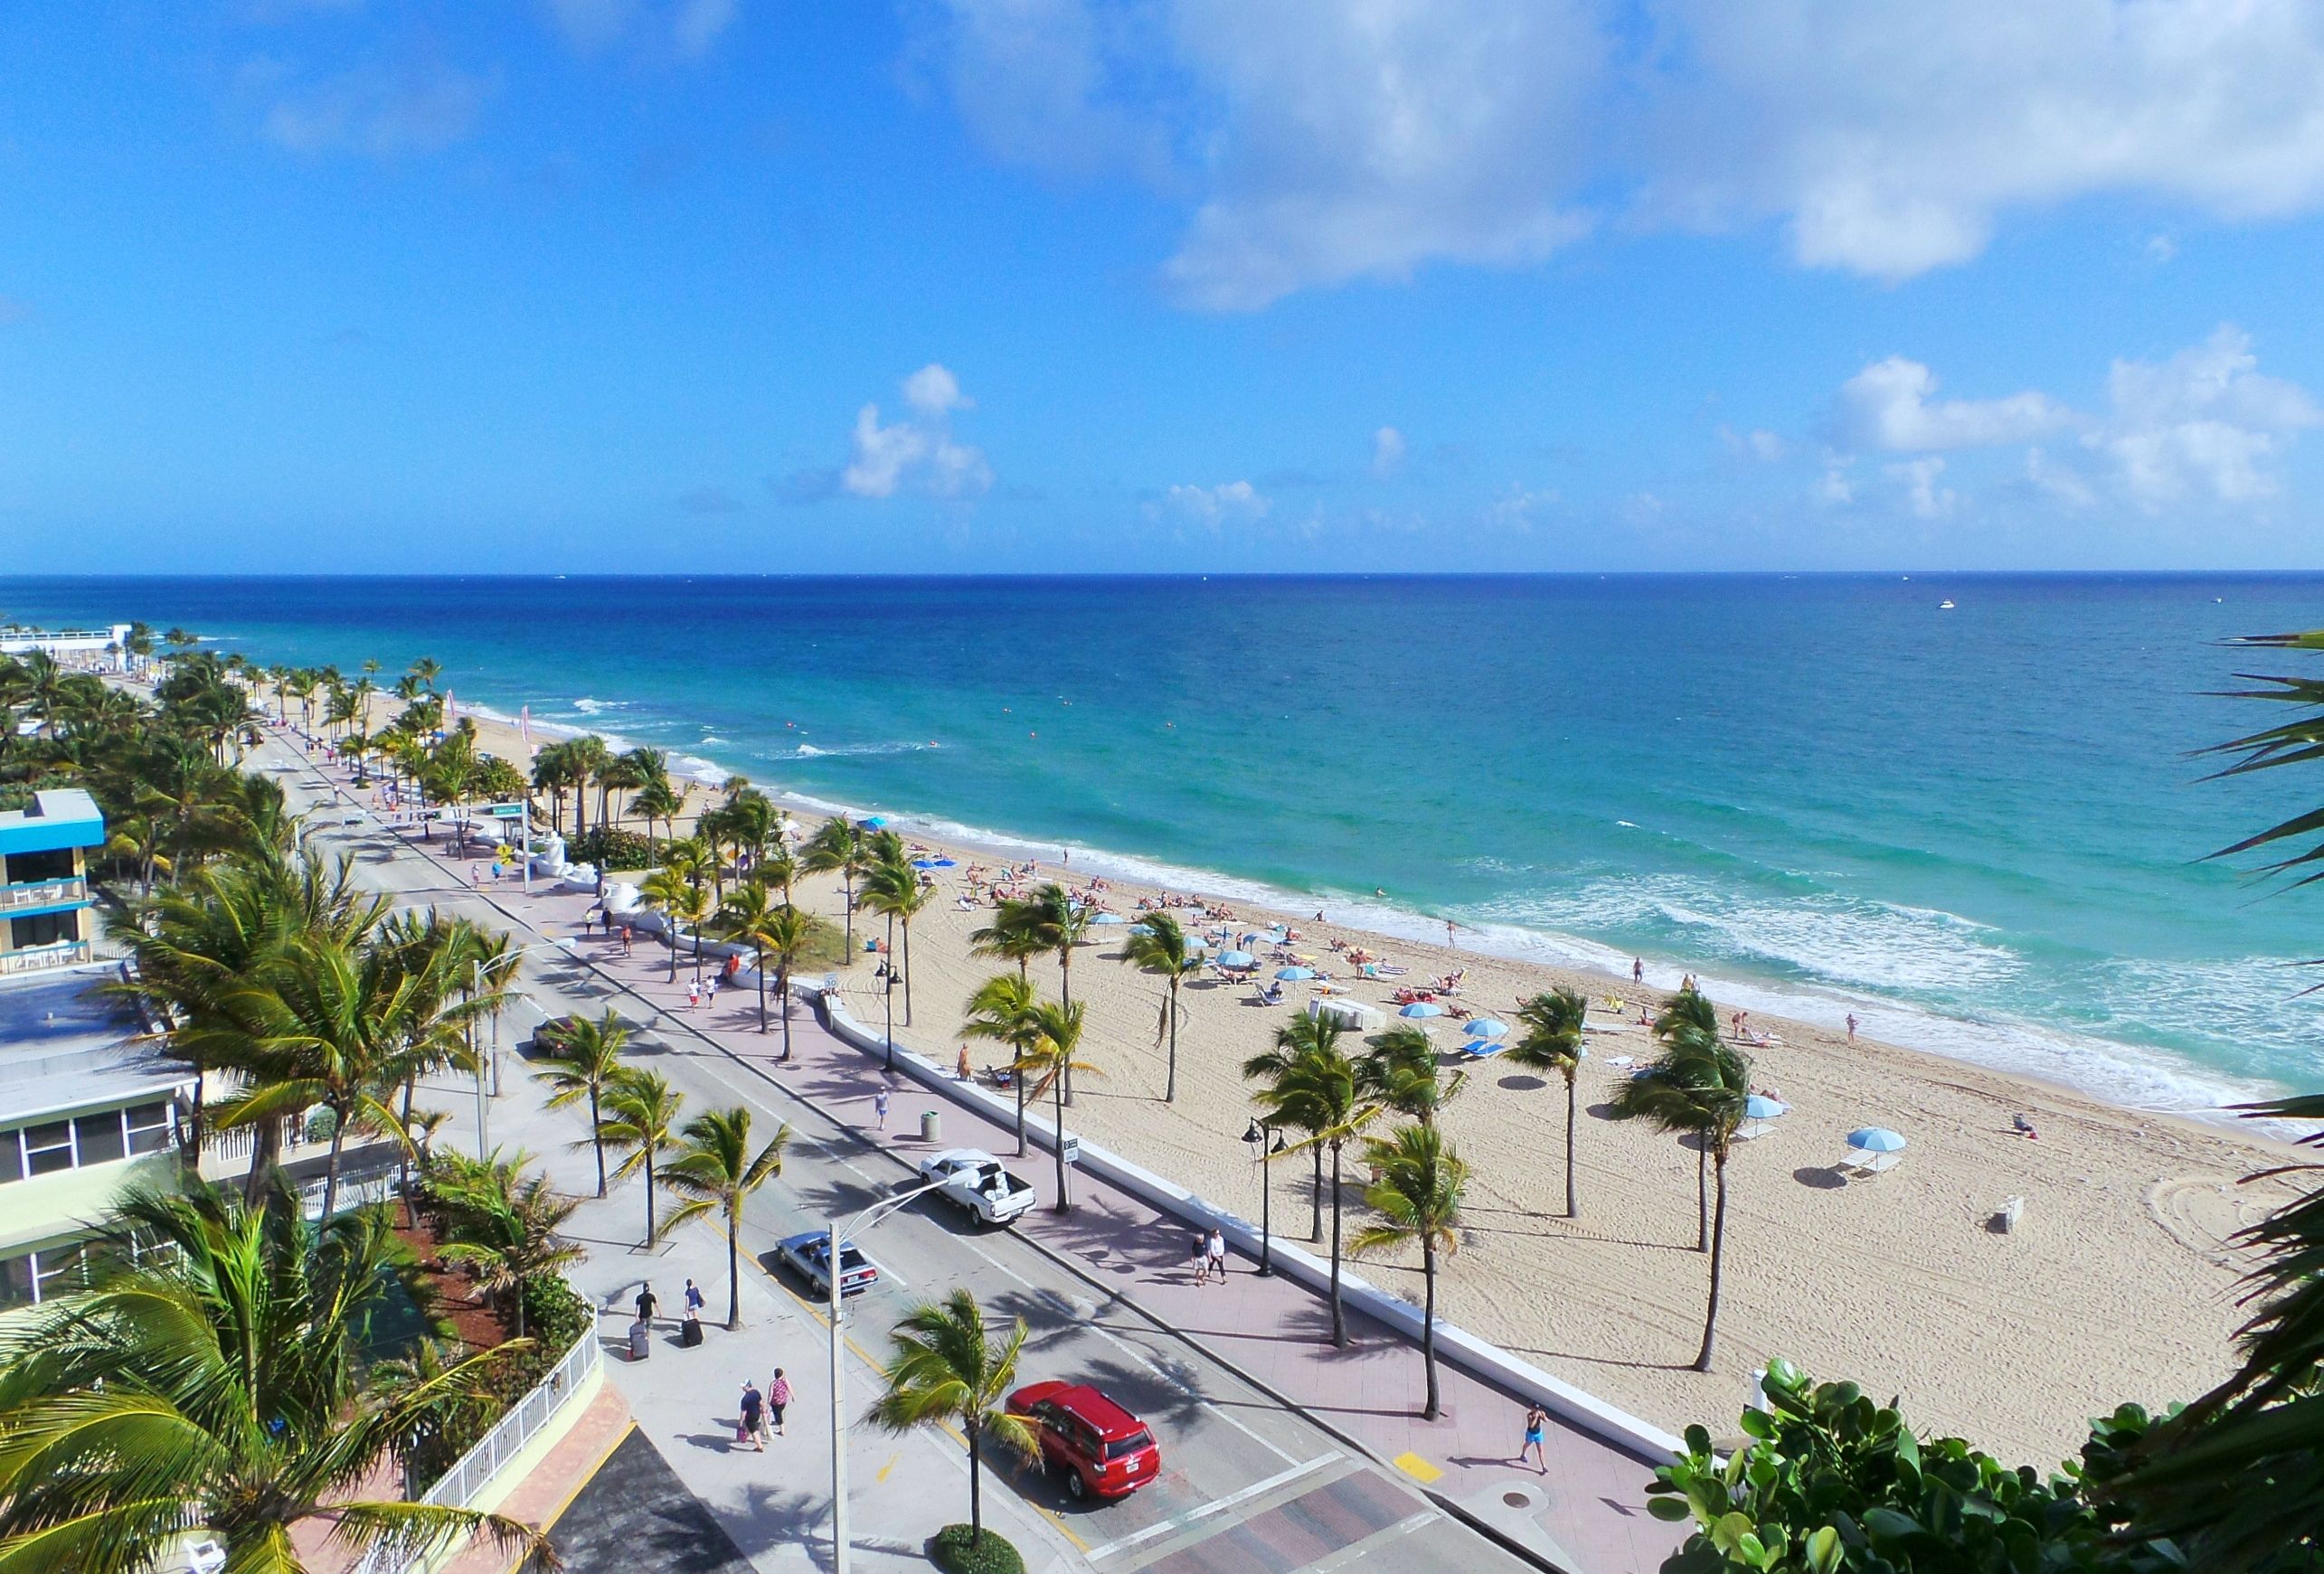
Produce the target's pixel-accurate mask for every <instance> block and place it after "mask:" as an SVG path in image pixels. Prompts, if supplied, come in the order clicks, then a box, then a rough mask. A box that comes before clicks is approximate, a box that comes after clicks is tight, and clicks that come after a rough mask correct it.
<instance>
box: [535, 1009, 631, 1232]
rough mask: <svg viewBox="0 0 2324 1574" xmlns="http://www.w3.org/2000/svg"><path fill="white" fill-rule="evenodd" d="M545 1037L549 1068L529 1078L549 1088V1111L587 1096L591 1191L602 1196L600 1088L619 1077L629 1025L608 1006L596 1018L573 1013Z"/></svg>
mask: <svg viewBox="0 0 2324 1574" xmlns="http://www.w3.org/2000/svg"><path fill="white" fill-rule="evenodd" d="M628 1041H629V1024H628V1023H625V1022H623V1021H622V1020H621V1018H620V1016H619V1013H615V1012H613V1011H610V1010H609V1011H608V1012H607V1013H605V1015H604V1016H603V1017H602V1018H600V1020H598V1021H596V1022H591V1021H590V1019H589V1018H588V1017H585V1016H575V1017H573V1018H572V1019H570V1020H569V1021H567V1022H565V1023H562V1024H560V1025H559V1026H558V1028H557V1030H556V1032H555V1034H554V1035H553V1038H552V1039H551V1042H552V1043H553V1045H554V1046H555V1051H556V1052H555V1053H554V1054H553V1056H552V1057H551V1059H550V1061H549V1070H545V1071H535V1072H534V1073H533V1080H534V1081H535V1082H538V1083H541V1084H542V1085H543V1086H544V1087H546V1088H549V1089H552V1091H551V1093H550V1095H549V1107H550V1108H552V1109H563V1108H566V1107H570V1106H572V1105H574V1104H578V1103H580V1102H581V1100H582V1099H584V1098H586V1099H588V1100H589V1133H590V1145H591V1146H593V1147H594V1148H596V1150H597V1194H598V1195H599V1196H600V1197H602V1196H604V1195H605V1130H604V1125H603V1113H602V1110H601V1108H600V1106H601V1105H602V1103H603V1101H604V1098H605V1094H606V1090H607V1089H609V1088H611V1087H612V1086H613V1084H614V1082H615V1081H616V1080H617V1079H619V1077H620V1075H621V1072H622V1070H623V1067H622V1063H621V1047H622V1045H624V1044H626V1043H628Z"/></svg>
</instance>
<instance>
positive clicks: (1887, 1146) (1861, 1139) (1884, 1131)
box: [1848, 1126, 1904, 1154]
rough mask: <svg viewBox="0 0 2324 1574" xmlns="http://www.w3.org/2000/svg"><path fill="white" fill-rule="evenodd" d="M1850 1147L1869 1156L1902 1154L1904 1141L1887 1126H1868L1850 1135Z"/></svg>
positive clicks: (1860, 1127) (1861, 1127) (1859, 1128)
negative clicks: (1860, 1150)
mask: <svg viewBox="0 0 2324 1574" xmlns="http://www.w3.org/2000/svg"><path fill="white" fill-rule="evenodd" d="M1848 1146H1850V1147H1852V1148H1859V1149H1862V1150H1863V1151H1864V1152H1866V1153H1868V1154H1893V1153H1900V1152H1902V1151H1903V1150H1904V1138H1903V1137H1901V1136H1898V1135H1897V1134H1896V1133H1894V1132H1893V1131H1891V1130H1889V1129H1888V1128H1887V1127H1886V1126H1859V1127H1858V1128H1856V1130H1854V1131H1852V1132H1849V1133H1848Z"/></svg>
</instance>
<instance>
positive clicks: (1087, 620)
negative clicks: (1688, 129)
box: [0, 576, 2324, 1108]
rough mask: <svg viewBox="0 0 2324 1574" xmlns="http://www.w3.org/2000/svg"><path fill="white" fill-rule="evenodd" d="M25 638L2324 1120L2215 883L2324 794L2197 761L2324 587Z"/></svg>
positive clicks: (122, 602)
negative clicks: (441, 689)
mask: <svg viewBox="0 0 2324 1574" xmlns="http://www.w3.org/2000/svg"><path fill="white" fill-rule="evenodd" d="M1946 598H1951V599H1953V600H1954V601H1955V602H1956V603H1957V607H1956V608H1955V609H1953V610H1951V611H1944V610H1941V609H1940V606H1939V604H1940V602H1941V601H1942V600H1944V599H1946ZM0 611H5V613H6V614H7V615H9V616H11V617H19V618H24V619H26V620H29V621H35V622H61V621H82V620H97V619H111V618H125V617H144V618H146V620H148V621H150V622H152V623H153V624H155V625H156V627H167V626H169V625H171V624H184V625H186V626H188V627H194V628H197V629H199V630H201V631H202V632H203V633H204V634H205V635H209V636H214V637H216V638H218V639H219V640H221V641H222V642H223V643H224V644H225V645H226V646H227V647H229V648H234V649H241V650H244V651H246V652H247V653H249V654H250V655H251V656H252V657H253V658H254V659H259V660H262V661H286V662H291V663H295V664H304V663H315V664H319V663H323V662H326V661H328V662H335V663H337V664H339V665H340V666H342V667H343V668H345V669H346V670H348V671H350V672H352V671H353V670H354V667H355V666H356V664H358V663H360V662H361V661H362V660H363V659H364V657H366V656H373V657H376V658H378V659H379V660H381V661H382V662H383V663H385V664H387V665H388V667H389V668H390V669H391V671H392V670H394V669H397V668H400V667H401V666H402V664H405V663H407V662H408V661H410V660H411V658H412V657H415V656H418V655H431V656H433V657H435V658H436V659H437V660H439V662H441V663H442V664H443V665H444V668H445V677H444V679H443V680H442V681H443V682H444V683H447V684H448V685H449V687H450V688H451V689H452V690H453V691H454V692H455V693H456V694H457V695H458V697H459V698H460V699H461V700H462V701H464V702H480V703H483V704H487V705H489V706H491V707H493V708H495V709H496V710H500V711H504V712H514V711H515V709H516V708H517V707H518V706H519V705H526V704H529V705H530V706H531V707H532V710H533V714H534V718H535V719H536V720H540V721H553V722H558V723H562V724H566V725H575V726H590V727H594V728H597V729H599V730H604V731H607V732H609V733H612V734H615V735H618V736H619V738H620V739H623V740H633V741H638V742H649V743H653V744H656V745H657V746H660V747H664V748H667V749H671V750H672V751H673V753H674V754H675V755H682V756H692V757H695V758H696V759H699V760H701V761H703V762H704V763H705V764H706V765H714V766H716V767H719V768H726V769H733V770H741V771H743V772H745V773H747V774H748V775H750V776H751V778H752V779H754V780H756V781H759V782H760V783H762V784H764V785H767V786H769V787H778V788H782V789H786V790H789V791H791V792H794V793H797V794H799V795H801V796H808V797H810V798H814V799H817V800H821V801H824V802H827V803H835V804H838V803H844V804H846V805H850V806H856V807H859V808H873V807H877V808H882V809H885V810H888V811H890V812H894V813H902V814H905V815H912V816H917V817H918V818H919V819H921V821H923V822H924V823H926V824H928V825H931V827H938V828H944V829H950V830H954V831H956V832H958V831H967V832H970V833H972V834H978V835H981V836H985V837H987V838H1005V837H1019V838H1023V839H1025V841H1027V842H1028V843H1030V844H1036V845H1040V846H1043V847H1047V848H1054V847H1055V846H1056V845H1058V844H1072V845H1073V846H1074V847H1075V848H1076V849H1077V852H1076V858H1075V862H1076V864H1077V866H1078V865H1080V864H1082V863H1083V862H1097V861H1099V860H1101V859H1104V858H1111V859H1113V860H1114V861H1115V862H1119V863H1122V864H1124V865H1129V866H1135V867H1137V868H1138V869H1141V870H1144V871H1148V872H1152V871H1154V870H1157V869H1176V870H1182V871H1203V872H1205V875H1204V877H1203V878H1204V882H1205V886H1206V888H1209V889H1219V888H1221V887H1226V888H1229V889H1234V888H1237V887H1240V886H1249V887H1251V888H1253V889H1254V891H1255V890H1257V889H1259V888H1265V889H1269V890H1272V891H1288V892H1297V893H1299V895H1297V896H1296V897H1291V898H1290V899H1288V900H1292V901H1295V902H1305V903H1308V904H1309V905H1316V904H1323V905H1328V906H1330V907H1332V908H1333V909H1335V914H1334V916H1335V917H1338V916H1342V915H1343V914H1345V915H1346V916H1348V917H1350V918H1352V919H1361V920H1363V921H1368V922H1371V923H1373V924H1375V925H1376V926H1378V927H1382V928H1389V929H1393V930H1401V931H1403V932H1406V933H1413V934H1418V933H1423V932H1427V931H1428V930H1429V928H1431V924H1430V920H1429V915H1450V916H1451V917H1454V918H1456V919H1460V920H1461V921H1462V922H1464V923H1465V924H1468V925H1469V926H1471V928H1472V933H1471V937H1470V941H1471V943H1475V944H1479V945H1487V946H1490V947H1494V948H1497V949H1502V950H1508V951H1512V952H1530V953H1536V954H1541V955H1545V956H1554V957H1564V958H1576V957H1578V958H1582V959H1585V960H1592V961H1604V962H1606V963H1608V964H1610V965H1619V966H1621V967H1622V968H1624V969H1625V970H1627V966H1628V959H1629V957H1630V955H1632V954H1633V953H1640V954H1643V955H1645V956H1646V957H1647V958H1648V959H1649V965H1650V966H1652V967H1653V968H1654V969H1655V971H1656V973H1657V975H1658V976H1666V977H1667V978H1670V979H1674V980H1675V978H1676V976H1677V973H1678V972H1679V971H1680V970H1681V969H1683V968H1692V969H1693V970H1695V971H1696V972H1698V973H1701V974H1703V975H1705V976H1706V977H1708V978H1710V979H1712V980H1715V981H1716V984H1717V987H1718V991H1719V993H1720V994H1722V995H1723V996H1724V997H1726V998H1730V999H1733V1000H1735V1001H1736V1002H1738V1003H1739V1004H1751V1005H1753V1006H1754V1007H1755V1008H1757V1009H1762V1010H1781V1011H1784V1012H1788V1013H1793V1014H1799V1015H1805V1016H1809V1017H1814V1018H1817V1019H1819V1020H1824V1021H1837V1018H1838V1017H1839V1016H1840V1015H1841V1014H1842V1013H1845V1012H1847V1011H1848V1010H1850V1009H1854V1010H1856V1012H1857V1013H1859V1014H1860V1015H1862V1016H1863V1017H1864V1018H1865V1019H1866V1024H1867V1031H1868V1032H1874V1033H1876V1034H1878V1035H1881V1036H1885V1037H1891V1038H1894V1039H1897V1040H1899V1041H1905V1042H1910V1043H1913V1044H1916V1045H1920V1046H1922V1047H1926V1048H1932V1049H1937V1050H1941V1051H1945V1052H1949V1053H1952V1054H1957V1055H1960V1056H1963V1057H1966V1058H1970V1059H1974V1060H1982V1061H1985V1062H1988V1063H1991V1064H1995V1065H2000V1066H2006V1067H2012V1068H2016V1069H2019V1070H2030V1071H2034V1072H2036V1073H2038V1074H2041V1075H2045V1076H2048V1077H2053V1078H2056V1079H2064V1080H2067V1081H2071V1082H2074V1083H2075V1084H2077V1085H2080V1086H2083V1087H2086V1088H2089V1089H2093V1090H2094V1091H2098V1092H2101V1093H2102V1094H2105V1095H2107V1096H2110V1097H2112V1098H2118V1099H2121V1100H2123V1101H2125V1102H2130V1103H2133V1104H2139V1105H2144V1106H2155V1107H2181V1108H2185V1107H2203V1106H2207V1105H2210V1104H2214V1103H2215V1102H2217V1100H2218V1099H2219V1098H2222V1097H2223V1096H2225V1095H2227V1094H2229V1093H2231V1092H2233V1091H2236V1090H2244V1089H2250V1088H2251V1087H2253V1085H2255V1084H2290V1085H2291V1086H2295V1087H2299V1088H2302V1089H2314V1088H2324V1035H2319V1028H2324V1011H2319V1004H2318V1002H2316V1001H2306V1002H2301V1001H2295V1000H2294V999H2292V998H2291V997H2292V996H2293V995H2294V994H2295V992H2296V991H2297V990H2298V989H2299V987H2300V985H2302V984H2303V983H2305V982H2308V981H2310V980H2309V979H2307V978H2303V977H2302V976H2300V975H2298V974H2296V973H2295V972H2293V971H2292V970H2291V967H2290V966H2288V965H2289V964H2290V963H2291V962H2292V961H2294V960H2295V959H2297V958H2300V957H2310V956H2315V955H2319V954H2324V896H2319V895H2316V894H2314V893H2308V894H2304V895H2288V896H2283V897H2279V898H2263V896H2262V895H2261V892H2260V891H2259V890H2257V889H2256V888H2254V887H2253V886H2252V885H2251V884H2249V883H2248V882H2247V881H2243V880H2241V879H2239V878H2238V876H2237V874H2236V873H2235V872H2234V871H2232V870H2229V869H2226V868H2224V867H2222V866H2220V865H2217V864H2213V863H2204V862H2199V860H2200V858H2201V855H2202V854H2204V853H2207V852H2209V851H2210V850H2211V849H2213V848H2215V847H2217V846H2220V845H2222V844H2225V843H2227V842H2229V841H2232V840H2234V839H2235V838H2236V837H2238V836H2240V835H2241V834H2244V833H2246V832H2247V831H2249V830H2251V829H2253V828H2255V827H2256V826H2257V825H2260V824H2262V823H2263V822H2264V821H2265V819H2266V818H2267V817H2268V816H2270V815H2272V814H2275V813H2278V812H2280V811H2284V810H2287V809H2289V808H2290V807H2291V806H2293V805H2294V804H2295V803H2298V802H2299V801H2300V797H2301V794H2300V787H2302V786H2303V784H2302V783H2300V782H2299V781H2297V780H2295V779H2290V778H2287V779H2284V780H2281V781H2275V782H2267V781H2253V782H2244V783H2235V784H2209V785H2197V783H2196V778H2197V777H2198V776H2199V775H2200V774H2201V769H2202V768H2201V767H2200V766H2199V765H2198V764H2197V763H2196V762H2193V761H2190V760H2189V759H2187V758H2186V755H2187V751H2188V750H2190V749H2196V748H2197V747H2200V746H2201V745H2203V744H2206V743H2209V742H2214V741H2217V740H2220V739H2223V738H2225V737H2229V736H2232V735H2234V733H2236V732H2238V731H2241V730H2249V729H2250V728H2252V727H2253V726H2255V725H2257V724H2259V722H2260V721H2261V720H2262V717H2261V715H2260V712H2261V711H2262V709H2263V708H2261V707H2258V706H2254V705H2250V704H2240V705H2239V704H2236V703H2234V702H2229V701H2225V700H2220V699H2214V698H2207V697H2205V693H2204V691H2206V690H2211V689H2215V688H2219V687H2221V686H2223V685H2224V684H2225V681H2226V680H2227V678H2228V676H2229V674H2231V673H2232V672H2233V670H2234V667H2235V665H2236V664H2237V662H2236V659H2235V658H2234V656H2233V655H2231V654H2230V653H2228V652H2226V651H2224V650H2222V649H2220V648H2219V647H2218V646H2217V645H2216V643H2215V642H2216V641H2218V640H2219V639H2221V638H2223V637H2225V636H2230V635H2234V634H2239V633H2253V632H2263V631H2270V630H2275V629H2281V628H2289V627H2312V626H2315V625H2319V624H2324V578H2319V577H2314V576H2304V577H2283V576H2271V577H2221V576H2201V577H2128V578H2095V577H2080V576H2075V577H2059V576H2026V577H1989V576H1970V577H1931V576H1916V577H1914V578H1913V579H1911V580H1903V579H1900V578H1897V577H1894V576H1887V577H1874V576H1866V577H1823V576H1819V577H1800V578H1789V577H1779V576H1743V577H1738V576H1716V577H1708V576H1706V577H1680V578H1669V577H1636V578H1623V577H1603V578H1601V577H1599V576H1586V577H1550V578H1514V579H1512V578H1487V579H1462V578H1455V579H1426V580H1415V579H1214V580H1202V579H1195V578H1187V579H1172V580H1148V579H1138V580H1087V579H1075V580H912V579H897V580H805V579H800V580H787V579H727V578H720V579H708V578H704V579H699V580H620V579H572V580H547V579H515V580H494V579H463V580H442V579H411V580H244V579H193V580H70V581H67V580H0ZM2251 660H2252V658H2250V657H2248V656H2246V657H2245V658H2244V663H2245V664H2249V663H2250V662H2251ZM2317 776H2318V779H2316V780H2312V781H2310V782H2309V783H2306V784H2304V785H2305V786H2306V787H2307V796H2308V798H2309V800H2310V801H2313V800H2315V799H2316V798H2319V797H2324V773H2317ZM1189 878H1191V876H1190V877H1189ZM1375 888H1377V889H1383V890H1384V891H1386V892H1387V893H1388V896H1387V899H1386V900H1377V899H1375V898H1374V897H1373V896H1372V895H1371V893H1372V892H1373V891H1375ZM1435 928H1436V932H1437V933H1439V934H1441V924H1439V925H1437V926H1435Z"/></svg>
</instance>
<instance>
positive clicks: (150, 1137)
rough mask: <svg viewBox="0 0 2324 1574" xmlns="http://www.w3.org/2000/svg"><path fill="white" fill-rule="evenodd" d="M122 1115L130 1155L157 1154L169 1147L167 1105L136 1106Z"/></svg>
mask: <svg viewBox="0 0 2324 1574" xmlns="http://www.w3.org/2000/svg"><path fill="white" fill-rule="evenodd" d="M122 1115H123V1117H124V1119H126V1121H127V1122H128V1128H129V1151H130V1152H131V1153H133V1154H150V1153H159V1152H160V1151H161V1150H162V1149H163V1148H165V1147H167V1146H168V1145H170V1142H171V1140H172V1136H171V1127H172V1125H173V1122H172V1121H171V1119H170V1110H169V1106H168V1105H166V1104H136V1105H132V1106H130V1107H128V1109H126V1110H124V1111H123V1112H122ZM83 1162H86V1161H83Z"/></svg>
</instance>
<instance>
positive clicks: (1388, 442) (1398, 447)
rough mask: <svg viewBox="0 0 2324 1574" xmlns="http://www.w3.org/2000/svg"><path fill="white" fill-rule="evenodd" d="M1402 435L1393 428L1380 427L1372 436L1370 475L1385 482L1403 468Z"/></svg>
mask: <svg viewBox="0 0 2324 1574" xmlns="http://www.w3.org/2000/svg"><path fill="white" fill-rule="evenodd" d="M1406 451H1407V450H1406V448H1405V445H1404V434H1403V433H1402V432H1400V431H1398V430H1397V429H1395V428H1394V427H1382V428H1381V429H1379V430H1378V431H1376V432H1374V433H1373V434H1372V474H1374V475H1375V476H1379V477H1380V478H1381V479H1382V480H1386V479H1387V478H1388V477H1389V476H1393V475H1394V474H1395V473H1396V472H1397V471H1399V470H1401V469H1403V467H1404V455H1405V453H1406Z"/></svg>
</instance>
